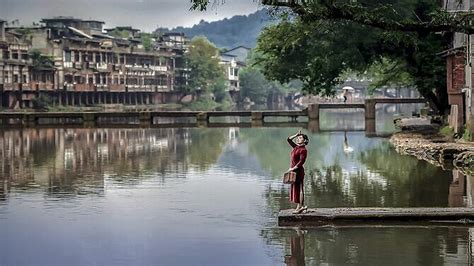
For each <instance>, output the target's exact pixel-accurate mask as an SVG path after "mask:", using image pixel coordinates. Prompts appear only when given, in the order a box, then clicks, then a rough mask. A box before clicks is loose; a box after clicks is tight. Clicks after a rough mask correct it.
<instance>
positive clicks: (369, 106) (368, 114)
mask: <svg viewBox="0 0 474 266" xmlns="http://www.w3.org/2000/svg"><path fill="white" fill-rule="evenodd" d="M376 103H377V102H376V100H375V99H365V119H366V120H367V119H369V120H370V119H374V120H375V104H376Z"/></svg>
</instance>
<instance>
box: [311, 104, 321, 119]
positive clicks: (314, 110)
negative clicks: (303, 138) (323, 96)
mask: <svg viewBox="0 0 474 266" xmlns="http://www.w3.org/2000/svg"><path fill="white" fill-rule="evenodd" d="M308 119H309V120H318V121H319V104H317V103H313V104H310V105H309V106H308Z"/></svg>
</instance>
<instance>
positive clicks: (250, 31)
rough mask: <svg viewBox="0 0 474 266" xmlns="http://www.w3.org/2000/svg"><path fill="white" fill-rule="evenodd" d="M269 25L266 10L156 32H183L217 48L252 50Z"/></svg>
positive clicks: (269, 19) (269, 20)
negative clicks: (237, 47)
mask: <svg viewBox="0 0 474 266" xmlns="http://www.w3.org/2000/svg"><path fill="white" fill-rule="evenodd" d="M270 23H271V17H270V16H269V15H268V11H267V10H266V9H263V10H259V11H257V12H256V13H253V14H250V15H247V16H245V15H244V16H240V15H239V16H234V17H232V18H230V19H227V18H226V19H224V20H220V21H216V22H206V21H204V20H201V22H199V24H196V25H194V26H193V27H191V28H184V27H177V28H174V29H166V28H159V29H157V30H156V32H161V33H163V32H168V31H173V32H183V33H184V34H186V36H188V37H190V38H193V37H195V36H200V35H203V36H206V37H207V38H208V39H209V40H210V41H211V42H212V43H214V44H215V45H216V46H217V47H222V48H234V47H236V46H239V45H243V46H246V47H250V48H253V47H255V45H256V41H257V37H258V35H259V34H260V32H261V31H262V29H263V28H264V27H265V26H267V25H269V24H270Z"/></svg>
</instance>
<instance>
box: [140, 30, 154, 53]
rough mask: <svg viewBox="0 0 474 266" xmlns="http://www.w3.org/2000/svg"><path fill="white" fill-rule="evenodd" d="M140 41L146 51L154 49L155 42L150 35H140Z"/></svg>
mask: <svg viewBox="0 0 474 266" xmlns="http://www.w3.org/2000/svg"><path fill="white" fill-rule="evenodd" d="M140 41H141V43H142V45H143V48H145V50H146V51H150V50H151V49H152V48H153V40H152V36H151V34H150V33H142V34H140Z"/></svg>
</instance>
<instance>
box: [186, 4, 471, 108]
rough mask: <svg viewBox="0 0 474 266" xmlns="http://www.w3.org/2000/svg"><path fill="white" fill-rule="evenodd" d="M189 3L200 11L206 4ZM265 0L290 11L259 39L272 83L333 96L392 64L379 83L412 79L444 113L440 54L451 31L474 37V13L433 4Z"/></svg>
mask: <svg viewBox="0 0 474 266" xmlns="http://www.w3.org/2000/svg"><path fill="white" fill-rule="evenodd" d="M192 2H193V8H194V9H201V10H202V9H204V8H206V7H207V5H208V4H209V1H200V0H193V1H192ZM217 2H219V1H214V3H217ZM263 2H264V4H268V5H272V6H286V7H287V8H288V9H289V10H290V12H289V13H288V14H287V15H286V16H285V18H284V19H282V21H281V22H280V23H279V24H278V25H274V26H270V27H269V28H267V29H266V30H265V31H264V32H263V33H262V35H261V36H260V39H259V43H258V49H259V50H260V52H261V53H262V54H263V56H262V57H261V60H260V62H261V63H262V64H263V65H264V74H265V75H266V76H267V77H269V78H273V79H277V80H279V81H281V82H285V81H288V80H290V79H294V78H297V79H301V80H302V81H303V82H304V90H305V91H307V92H310V93H315V94H332V93H334V85H335V84H337V83H339V82H341V80H340V77H341V74H342V73H343V72H345V71H348V70H350V71H360V72H362V71H364V70H366V69H369V68H370V67H372V66H373V65H378V64H379V65H383V64H381V62H383V61H384V60H389V61H390V62H391V63H392V64H391V65H392V67H391V68H390V69H387V70H386V71H382V72H383V73H386V74H387V75H386V77H384V79H382V80H386V81H387V82H390V81H391V80H393V79H396V78H398V77H400V76H407V75H408V76H410V77H411V78H408V79H405V80H407V81H410V84H406V85H414V86H416V87H417V88H418V90H419V91H420V93H421V94H422V95H423V96H424V97H425V98H426V99H427V100H429V102H430V103H431V106H432V107H433V108H434V109H436V110H438V111H440V112H443V111H444V110H446V108H447V97H446V89H445V88H446V70H445V66H446V64H445V61H444V59H443V58H442V57H441V56H439V53H440V52H442V51H443V50H446V49H448V48H449V45H450V40H451V36H452V33H454V32H464V33H472V32H473V30H472V27H471V26H470V21H471V15H470V14H469V13H466V14H459V13H458V14H453V13H449V12H446V11H444V10H443V9H442V7H441V6H440V5H439V3H438V2H437V1H428V0H401V1H391V0H383V1H375V0H369V1H353V0H338V1H331V0H319V1H315V0H313V1H312V0H307V1H285V2H283V1H282V2H278V1H263Z"/></svg>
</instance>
